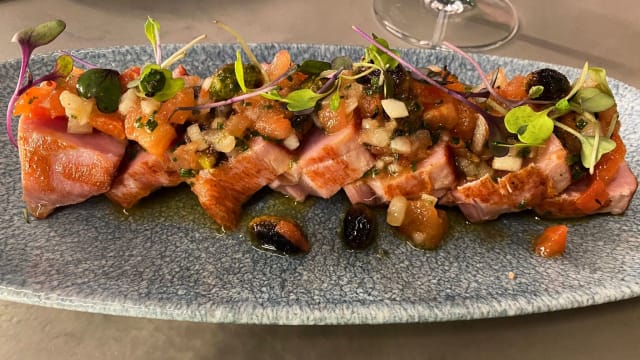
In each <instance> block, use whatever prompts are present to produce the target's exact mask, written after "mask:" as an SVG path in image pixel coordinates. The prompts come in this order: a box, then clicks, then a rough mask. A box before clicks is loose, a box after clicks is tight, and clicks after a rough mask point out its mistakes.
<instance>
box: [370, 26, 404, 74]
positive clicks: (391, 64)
mask: <svg viewBox="0 0 640 360" xmlns="http://www.w3.org/2000/svg"><path fill="white" fill-rule="evenodd" d="M372 35H373V39H374V40H375V41H376V42H377V43H378V44H380V45H381V46H382V47H384V48H385V49H388V50H390V51H391V52H393V53H394V54H396V55H399V54H400V53H399V52H398V51H397V50H392V49H391V48H390V47H389V42H388V41H387V40H385V39H383V38H381V37H378V36H376V34H372ZM368 61H373V63H374V64H375V65H377V66H379V67H380V68H382V69H385V70H387V69H395V67H396V66H398V64H399V63H398V61H397V60H396V59H394V58H392V57H391V56H389V55H387V54H386V53H385V52H384V51H382V50H380V49H378V48H377V47H376V46H374V45H370V46H369V47H368V48H367V49H366V50H365V62H368Z"/></svg>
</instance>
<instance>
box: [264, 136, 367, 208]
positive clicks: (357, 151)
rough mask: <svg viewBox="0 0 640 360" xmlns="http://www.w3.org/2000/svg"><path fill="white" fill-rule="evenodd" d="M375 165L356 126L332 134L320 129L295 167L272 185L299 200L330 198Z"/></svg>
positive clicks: (304, 149)
mask: <svg viewBox="0 0 640 360" xmlns="http://www.w3.org/2000/svg"><path fill="white" fill-rule="evenodd" d="M374 163H375V159H374V158H373V156H372V155H371V154H370V153H369V151H367V149H366V148H365V147H364V146H363V145H362V144H360V142H359V141H358V128H357V127H356V126H355V124H351V125H349V126H347V127H346V128H344V129H342V130H340V131H338V132H336V133H333V134H331V135H325V134H324V133H323V132H322V131H321V130H319V129H318V130H316V131H315V132H314V133H313V134H311V135H310V136H309V138H308V140H307V142H306V144H305V146H304V147H303V149H302V150H301V155H300V157H299V159H298V161H297V162H296V163H295V165H294V166H293V168H291V170H289V171H287V172H286V173H285V174H283V175H282V176H280V177H279V178H278V179H277V181H275V182H274V183H272V184H271V185H270V186H271V188H273V189H274V190H277V191H280V192H282V193H284V194H285V195H288V196H291V197H292V198H293V199H295V200H297V201H302V200H304V199H305V198H306V197H307V196H308V195H314V196H319V197H322V198H325V199H327V198H330V197H331V196H333V195H335V194H336V193H337V192H338V191H340V189H341V188H342V187H343V186H344V185H346V184H349V183H351V182H353V181H355V180H357V179H359V178H360V177H362V175H363V174H364V173H365V172H366V171H367V170H368V169H370V168H371V167H372V166H373V165H374Z"/></svg>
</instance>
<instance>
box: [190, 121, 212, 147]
mask: <svg viewBox="0 0 640 360" xmlns="http://www.w3.org/2000/svg"><path fill="white" fill-rule="evenodd" d="M187 136H188V137H189V140H190V141H191V142H192V143H194V144H196V149H197V150H198V151H202V150H204V149H206V148H207V147H208V145H207V142H206V140H205V138H204V136H202V132H201V131H200V126H198V124H193V125H190V126H189V127H188V128H187Z"/></svg>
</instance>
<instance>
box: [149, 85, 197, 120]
mask: <svg viewBox="0 0 640 360" xmlns="http://www.w3.org/2000/svg"><path fill="white" fill-rule="evenodd" d="M195 105H196V99H195V96H194V94H193V89H192V88H183V89H182V90H180V91H178V93H177V94H175V95H174V96H173V97H172V98H171V99H169V100H167V101H165V102H163V103H162V105H161V106H160V109H159V110H158V113H157V114H156V120H157V121H161V122H171V123H173V124H184V122H185V121H187V119H188V118H189V116H191V111H187V110H182V111H176V112H175V113H174V111H175V109H176V108H179V107H192V106H195ZM169 117H171V118H169Z"/></svg>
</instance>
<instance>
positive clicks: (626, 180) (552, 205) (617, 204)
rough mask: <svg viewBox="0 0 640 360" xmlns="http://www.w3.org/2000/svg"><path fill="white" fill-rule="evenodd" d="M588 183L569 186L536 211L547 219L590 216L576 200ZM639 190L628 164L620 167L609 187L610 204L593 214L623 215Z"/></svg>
mask: <svg viewBox="0 0 640 360" xmlns="http://www.w3.org/2000/svg"><path fill="white" fill-rule="evenodd" d="M587 188H588V182H587V181H581V182H578V183H576V184H572V185H571V186H569V187H568V188H567V189H566V190H565V191H564V192H562V193H561V194H560V195H558V196H555V197H552V198H550V199H545V200H543V201H542V202H541V203H540V204H538V205H536V206H535V207H534V210H535V211H536V212H537V213H538V214H540V215H542V216H546V217H553V218H571V217H581V216H585V215H590V214H587V213H585V212H584V211H582V210H580V209H579V208H578V207H577V206H576V200H578V198H579V197H580V196H581V195H582V194H583V193H584V192H585V191H586V190H587ZM637 188H638V180H637V179H636V177H635V175H633V173H632V172H631V170H630V169H629V166H627V164H626V163H623V164H621V165H620V168H618V172H617V173H616V176H615V178H613V180H612V181H611V183H610V184H609V185H607V187H606V190H607V192H608V193H609V202H608V203H606V204H603V206H602V207H601V208H599V209H597V210H595V211H594V212H593V213H594V214H595V213H611V214H616V215H617V214H622V213H623V212H625V210H627V207H629V203H631V198H633V195H634V194H635V192H636V189H637Z"/></svg>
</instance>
